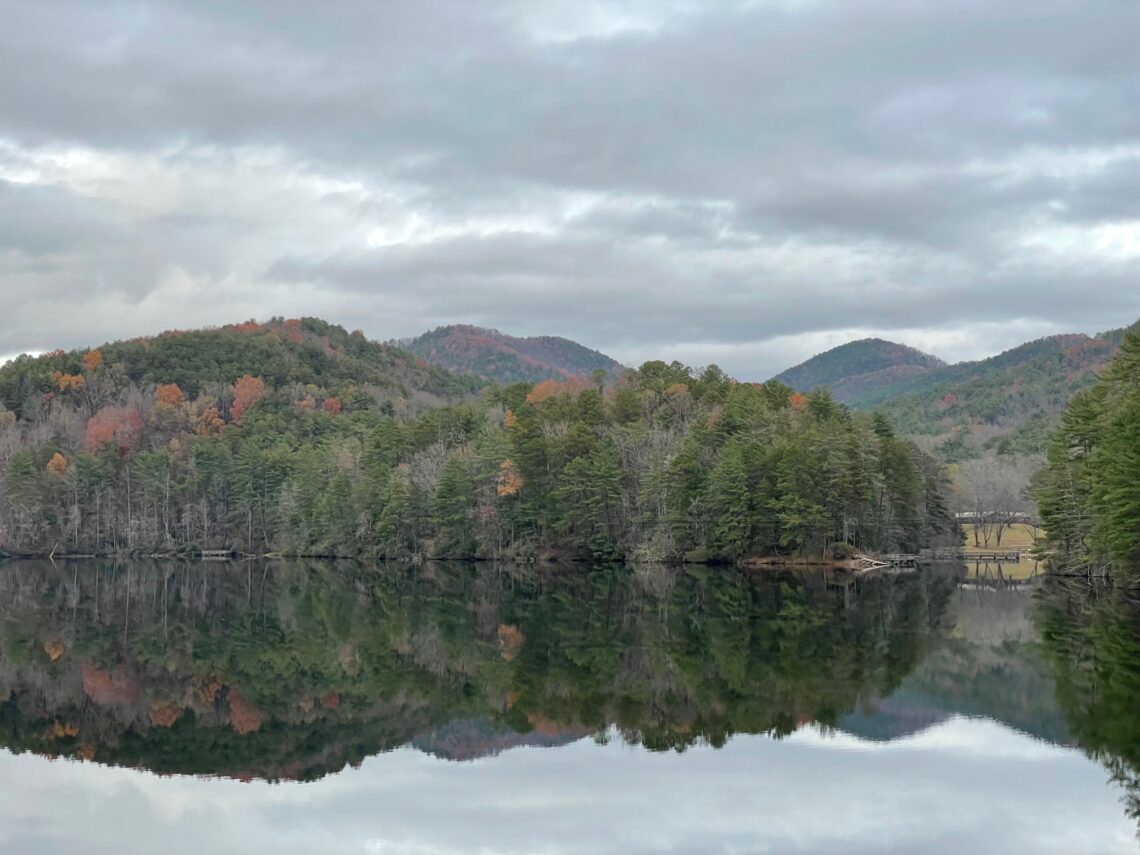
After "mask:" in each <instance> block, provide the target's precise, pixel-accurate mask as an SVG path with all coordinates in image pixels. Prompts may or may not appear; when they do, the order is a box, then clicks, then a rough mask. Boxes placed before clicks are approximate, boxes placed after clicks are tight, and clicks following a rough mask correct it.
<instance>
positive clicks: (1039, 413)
mask: <svg viewBox="0 0 1140 855" xmlns="http://www.w3.org/2000/svg"><path fill="white" fill-rule="evenodd" d="M1126 332H1127V330H1125V329H1117V330H1110V331H1109V332H1105V333H1101V334H1099V335H1097V336H1095V337H1091V338H1090V337H1089V336H1086V335H1080V334H1074V335H1059V336H1050V337H1048V338H1042V339H1038V340H1036V341H1031V342H1027V343H1025V344H1022V345H1019V346H1018V347H1015V348H1012V349H1010V350H1007V351H1005V352H1003V353H1001V354H998V355H997V356H993V357H990V358H988V359H982V360H978V361H976V362H960V363H957V364H954V365H942V366H940V367H934V368H932V369H930V370H925V371H921V372H914V373H912V374H911V375H909V376H907V375H897V374H896V376H892V377H890V378H889V382H882V383H877V384H874V385H865V386H863V387H861V388H858V389H857V390H854V391H850V390H851V388H852V387H851V383H852V382H853V379H852V376H851V375H856V377H855V379H857V376H858V373H859V371H860V370H861V369H860V366H859V365H858V364H850V365H848V364H847V362H846V359H845V356H844V354H845V353H846V351H844V348H853V347H854V346H856V345H860V346H861V345H863V344H864V343H863V342H853V343H852V344H851V345H844V346H843V347H840V348H835V349H834V350H832V351H828V352H827V353H825V354H821V355H820V356H817V357H815V358H814V359H813V360H809V361H808V362H806V363H804V364H803V365H801V366H797V367H796V368H794V369H789V371H786V372H784V374H781V375H780V377H782V378H785V377H788V376H792V377H793V378H799V377H801V376H802V377H803V378H804V380H801V381H800V382H799V383H792V384H791V385H793V386H796V387H797V388H801V389H802V390H806V389H808V388H811V384H812V383H815V384H817V385H828V381H827V380H825V379H823V378H824V377H826V376H828V375H832V376H834V377H835V379H834V380H832V381H831V382H832V388H833V390H834V389H835V388H844V389H848V390H849V391H848V392H847V393H845V394H844V396H843V400H845V401H846V402H847V403H848V404H849V405H850V406H851V407H852V408H854V409H858V410H870V409H874V410H878V411H881V412H882V413H884V414H885V415H886V416H887V417H888V418H890V420H891V422H892V423H893V424H894V425H895V427H896V429H897V430H898V431H899V432H900V433H902V434H904V435H927V436H931V437H937V438H939V440H940V441H942V442H944V443H945V446H944V448H943V449H942V450H943V452H944V454H945V456H946V457H948V458H949V459H951V460H958V459H963V458H965V457H969V456H974V455H977V454H981V453H984V452H985V451H986V450H993V451H997V452H999V453H1002V454H1037V453H1041V452H1043V451H1044V450H1045V447H1046V445H1047V443H1048V437H1049V433H1050V431H1051V430H1052V428H1053V426H1054V425H1055V424H1056V420H1057V417H1058V416H1059V414H1060V413H1061V411H1062V410H1063V409H1064V407H1065V405H1066V403H1068V401H1069V399H1070V398H1071V397H1072V396H1073V394H1074V393H1076V392H1077V391H1079V390H1081V389H1085V388H1088V387H1089V386H1091V385H1092V384H1093V383H1094V382H1095V381H1096V376H1097V372H1098V371H1099V370H1101V369H1103V368H1104V366H1105V365H1106V364H1107V363H1108V361H1109V360H1110V359H1111V358H1112V355H1113V354H1114V353H1115V352H1116V349H1117V347H1119V345H1120V342H1121V341H1122V340H1123V338H1124V335H1125V333H1126ZM899 347H901V345H900V346H899ZM859 351H860V348H855V352H859ZM813 362H816V364H817V366H825V367H827V369H828V370H827V371H826V372H825V371H822V370H821V371H813V372H806V373H805V372H804V370H805V369H807V368H809V367H810V366H812V364H813ZM804 381H810V382H804Z"/></svg>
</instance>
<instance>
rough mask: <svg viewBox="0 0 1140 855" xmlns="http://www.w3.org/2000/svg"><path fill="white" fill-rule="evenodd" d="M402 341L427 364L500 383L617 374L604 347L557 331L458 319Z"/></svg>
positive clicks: (617, 370) (618, 370)
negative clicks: (515, 329) (523, 330)
mask: <svg viewBox="0 0 1140 855" xmlns="http://www.w3.org/2000/svg"><path fill="white" fill-rule="evenodd" d="M402 346H403V347H404V348H405V349H407V350H408V351H410V352H411V353H414V354H415V355H416V356H419V357H421V358H423V359H425V360H426V361H427V362H428V363H429V364H431V365H437V366H439V367H441V368H446V369H447V370H448V371H454V372H456V373H459V374H472V375H474V376H476V377H480V378H483V379H485V380H491V381H494V382H496V383H501V384H504V385H507V384H510V383H520V382H535V383H537V382H541V381H543V380H567V379H570V378H572V377H589V376H591V375H593V373H594V372H595V371H604V372H605V373H606V374H607V375H610V376H612V377H616V376H617V375H618V374H619V373H620V372H621V371H622V370H623V369H622V366H621V364H620V363H618V362H617V361H615V360H613V359H611V358H610V357H608V356H606V355H605V354H603V353H599V352H598V351H596V350H591V349H589V348H587V347H583V346H582V345H580V344H578V343H577V342H574V341H570V340H569V339H565V338H559V337H557V336H531V337H527V338H519V337H516V336H511V335H506V334H504V333H501V332H499V331H498V330H489V329H483V328H481V327H474V326H469V325H466V324H458V325H454V326H447V327H438V328H436V329H434V330H432V331H431V332H426V333H424V334H423V335H421V336H418V337H416V338H414V339H410V340H409V341H406V342H402Z"/></svg>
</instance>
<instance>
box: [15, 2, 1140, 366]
mask: <svg viewBox="0 0 1140 855" xmlns="http://www.w3.org/2000/svg"><path fill="white" fill-rule="evenodd" d="M0 14H2V15H3V19H4V21H5V26H4V27H3V28H0V289H2V291H3V298H4V304H5V309H6V310H5V311H4V312H3V313H0V354H3V353H12V352H16V351H19V350H25V349H43V348H49V347H55V346H74V345H80V344H86V343H96V342H99V341H101V340H104V339H106V338H112V337H119V336H126V335H135V334H140V333H145V332H152V331H155V330H157V329H162V328H167V327H171V326H192V325H203V324H213V323H225V322H228V321H233V320H238V319H242V318H245V317H249V316H256V317H266V316H269V315H273V314H287V315H294V314H301V313H305V314H319V315H322V316H326V317H328V318H329V319H330V320H334V321H339V322H342V323H344V324H345V325H347V326H350V327H362V328H364V329H365V330H366V331H367V332H368V333H370V334H371V335H373V336H375V337H389V336H403V335H411V334H415V333H417V332H419V331H420V330H422V329H424V328H427V327H430V326H433V325H435V324H440V323H449V322H460V321H462V322H473V323H479V324H484V325H490V326H498V327H501V328H503V329H505V330H508V331H511V332H514V333H524V334H525V333H537V332H543V333H556V334H563V335H568V336H570V337H573V338H576V339H578V340H580V341H582V342H583V343H586V344H588V345H590V346H594V347H598V348H600V349H603V350H606V351H607V352H610V353H613V354H614V355H615V356H617V357H619V358H623V359H625V360H627V361H630V362H636V361H638V360H640V359H643V358H650V357H659V356H663V357H666V358H674V357H678V358H683V359H686V360H688V361H691V362H695V363H706V362H711V361H716V362H718V363H720V364H721V365H723V366H724V367H726V368H727V369H729V370H730V371H732V372H733V373H735V374H738V375H740V376H742V377H747V378H763V377H765V376H769V375H770V374H772V373H775V372H776V371H778V370H780V369H781V368H783V367H785V366H786V365H788V364H791V363H792V362H795V361H797V360H798V359H801V358H803V357H805V356H808V355H810V354H811V353H812V352H815V351H817V350H820V349H823V348H825V347H827V346H830V345H832V344H836V343H839V342H841V341H843V340H846V339H848V338H852V337H856V336H858V335H863V334H869V333H875V334H881V335H885V336H890V337H894V338H896V339H901V340H904V341H907V342H908V343H910V344H914V345H917V346H919V347H925V348H926V349H930V350H935V351H936V352H937V353H939V355H942V356H944V357H948V358H958V357H963V356H977V355H982V354H985V353H990V352H995V351H998V350H1001V349H1003V348H1004V347H1005V346H1008V345H1010V344H1015V343H1017V341H1019V340H1020V338H1023V337H1025V338H1027V337H1032V336H1035V335H1041V334H1045V333H1049V332H1054V331H1060V330H1085V331H1094V330H1096V329H1098V328H1107V327H1114V326H1121V325H1124V324H1126V323H1130V322H1131V321H1133V320H1135V319H1136V317H1137V316H1138V315H1140V276H1138V273H1140V202H1138V200H1140V111H1138V110H1137V109H1136V105H1137V104H1140V54H1138V53H1137V51H1136V50H1135V33H1137V32H1140V6H1137V5H1136V4H1133V3H1121V2H1118V0H1083V2H1077V0H1058V2H1052V3H1047V4H1042V3H1040V2H1029V0H1008V2H1004V3H1001V4H993V3H988V2H981V0H963V2H960V3H953V4H944V3H943V4H940V3H932V2H930V3H927V2H916V0H874V2H869V3H859V4H851V3H841V2H825V0H770V2H764V1H763V0H761V2H736V1H735V0H733V1H732V2H730V0H724V2H707V3H700V4H698V3H692V2H681V0H676V2H652V3H650V2H639V0H628V2H603V0H595V2H577V3H569V2H563V0H546V2H523V0H518V2H507V3H498V4H475V3H468V2H464V0H425V2H421V3H416V4H380V3H371V2H350V0H332V2H328V3H322V4H312V3H308V2H302V0H283V2H280V3H276V4H274V9H273V14H269V13H268V12H267V11H266V9H265V6H264V4H261V3H255V2H252V0H233V2H227V3H207V2H195V0H182V2H164V3H147V2H130V3H127V2H114V1H113V0H107V2H101V3H87V2H79V0H35V2H32V0H0ZM1015 331H1016V335H1017V336H1018V337H1019V338H1017V339H1015V340H1010V339H1009V338H1008V336H1009V335H1011V334H1014V333H1015ZM995 333H1000V334H999V335H995Z"/></svg>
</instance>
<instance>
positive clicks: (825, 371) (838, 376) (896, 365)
mask: <svg viewBox="0 0 1140 855" xmlns="http://www.w3.org/2000/svg"><path fill="white" fill-rule="evenodd" d="M945 364H946V363H945V362H943V361H942V360H941V359H939V358H938V357H937V356H931V355H930V354H928V353H923V352H922V351H920V350H915V349H914V348H913V347H907V346H906V345H905V344H896V343H895V342H893V341H883V339H881V338H865V339H861V340H860V341H852V342H848V343H847V344H842V345H840V346H839V347H834V348H832V349H831V350H828V351H825V352H824V353H821V354H818V355H817V356H813V357H812V358H811V359H809V360H807V361H806V362H802V363H800V364H799V365H797V366H795V367H794V368H789V369H788V370H787V371H784V372H783V373H782V374H777V375H776V377H775V379H776V380H778V381H779V382H781V383H786V384H787V385H788V386H791V387H792V388H793V389H798V390H799V391H801V392H810V391H811V390H812V389H814V388H816V387H817V386H826V387H827V388H828V389H830V390H831V395H832V397H833V398H835V400H837V401H839V402H840V403H846V402H847V401H851V400H853V399H855V398H858V397H859V396H861V395H867V394H870V393H872V392H875V391H877V390H879V389H882V388H887V387H890V386H893V385H894V384H897V383H899V382H900V381H902V380H906V379H909V378H913V377H920V376H922V375H924V374H926V373H927V372H929V371H932V370H934V369H935V368H939V367H942V366H944V365H945Z"/></svg>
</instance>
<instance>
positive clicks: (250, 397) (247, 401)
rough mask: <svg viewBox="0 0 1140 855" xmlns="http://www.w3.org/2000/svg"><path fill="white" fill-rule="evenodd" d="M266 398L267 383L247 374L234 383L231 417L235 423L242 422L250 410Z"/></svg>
mask: <svg viewBox="0 0 1140 855" xmlns="http://www.w3.org/2000/svg"><path fill="white" fill-rule="evenodd" d="M263 397H265V383H264V382H262V380H261V379H260V378H258V377H251V376H250V375H248V374H246V375H245V376H244V377H242V378H241V379H240V380H238V381H237V382H236V383H234V403H233V406H232V407H230V415H232V416H233V419H234V421H235V422H240V421H241V420H242V417H243V416H245V414H246V412H248V410H249V408H250V407H252V406H253V405H254V404H256V403H257V402H258V401H260V400H261V399H262V398H263Z"/></svg>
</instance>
